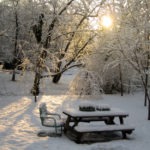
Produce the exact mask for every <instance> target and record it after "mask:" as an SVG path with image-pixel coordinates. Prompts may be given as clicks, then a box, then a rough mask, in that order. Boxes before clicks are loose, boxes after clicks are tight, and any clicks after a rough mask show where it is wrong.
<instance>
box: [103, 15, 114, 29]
mask: <svg viewBox="0 0 150 150" xmlns="http://www.w3.org/2000/svg"><path fill="white" fill-rule="evenodd" d="M101 24H102V26H103V27H105V28H109V27H111V26H112V18H111V17H110V16H103V17H102V19H101Z"/></svg>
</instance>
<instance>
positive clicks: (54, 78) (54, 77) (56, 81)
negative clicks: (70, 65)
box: [52, 73, 62, 83]
mask: <svg viewBox="0 0 150 150" xmlns="http://www.w3.org/2000/svg"><path fill="white" fill-rule="evenodd" d="M61 76H62V73H59V74H57V75H54V76H53V80H52V81H53V83H58V82H59V80H60V78H61Z"/></svg>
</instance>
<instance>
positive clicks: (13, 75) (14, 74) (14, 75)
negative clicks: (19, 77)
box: [11, 69, 16, 81]
mask: <svg viewBox="0 0 150 150" xmlns="http://www.w3.org/2000/svg"><path fill="white" fill-rule="evenodd" d="M15 77H16V73H15V69H14V70H13V72H12V79H11V81H16V78H15Z"/></svg>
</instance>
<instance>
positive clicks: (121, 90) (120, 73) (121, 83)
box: [119, 64, 123, 96]
mask: <svg viewBox="0 0 150 150" xmlns="http://www.w3.org/2000/svg"><path fill="white" fill-rule="evenodd" d="M119 75H120V92H121V96H123V80H122V70H121V64H119Z"/></svg>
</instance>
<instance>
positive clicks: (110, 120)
mask: <svg viewBox="0 0 150 150" xmlns="http://www.w3.org/2000/svg"><path fill="white" fill-rule="evenodd" d="M105 124H115V122H114V117H109V118H108V120H105Z"/></svg>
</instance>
